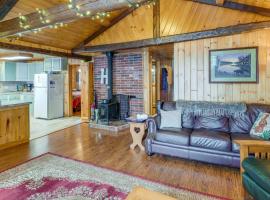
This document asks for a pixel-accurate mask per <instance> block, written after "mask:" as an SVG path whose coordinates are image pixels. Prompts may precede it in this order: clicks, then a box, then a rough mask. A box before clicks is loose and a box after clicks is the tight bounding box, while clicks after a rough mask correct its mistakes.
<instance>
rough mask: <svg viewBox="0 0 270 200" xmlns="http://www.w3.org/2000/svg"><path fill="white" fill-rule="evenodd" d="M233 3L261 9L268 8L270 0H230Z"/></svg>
mask: <svg viewBox="0 0 270 200" xmlns="http://www.w3.org/2000/svg"><path fill="white" fill-rule="evenodd" d="M231 1H233V2H237V3H242V4H247V5H251V6H258V7H263V8H270V0H231Z"/></svg>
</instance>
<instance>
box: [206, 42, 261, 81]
mask: <svg viewBox="0 0 270 200" xmlns="http://www.w3.org/2000/svg"><path fill="white" fill-rule="evenodd" d="M258 66H259V63H258V47H243V48H233V49H214V50H210V51H209V83H258V82H259V72H258Z"/></svg>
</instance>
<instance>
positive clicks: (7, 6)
mask: <svg viewBox="0 0 270 200" xmlns="http://www.w3.org/2000/svg"><path fill="white" fill-rule="evenodd" d="M17 2H18V0H0V20H2V19H4V17H5V16H6V15H7V14H8V13H9V11H10V10H11V9H12V8H13V7H14V6H15V4H16V3H17Z"/></svg>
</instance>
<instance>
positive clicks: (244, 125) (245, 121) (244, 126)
mask: <svg viewBox="0 0 270 200" xmlns="http://www.w3.org/2000/svg"><path fill="white" fill-rule="evenodd" d="M252 125H253V123H252V121H251V119H250V116H249V113H248V112H246V113H245V114H243V115H241V116H238V117H236V116H231V117H230V119H229V126H230V132H231V133H245V134H249V132H250V129H251V127H252Z"/></svg>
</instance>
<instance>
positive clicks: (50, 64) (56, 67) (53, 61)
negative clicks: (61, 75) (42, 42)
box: [44, 58, 68, 72]
mask: <svg viewBox="0 0 270 200" xmlns="http://www.w3.org/2000/svg"><path fill="white" fill-rule="evenodd" d="M67 64H68V62H67V59H66V58H46V59H45V60H44V71H46V72H51V71H53V72H60V71H65V70H67Z"/></svg>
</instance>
